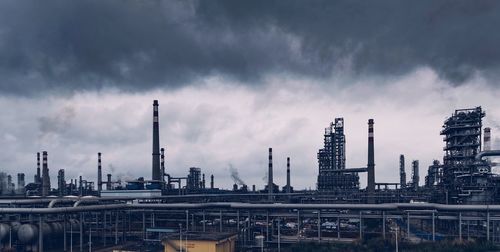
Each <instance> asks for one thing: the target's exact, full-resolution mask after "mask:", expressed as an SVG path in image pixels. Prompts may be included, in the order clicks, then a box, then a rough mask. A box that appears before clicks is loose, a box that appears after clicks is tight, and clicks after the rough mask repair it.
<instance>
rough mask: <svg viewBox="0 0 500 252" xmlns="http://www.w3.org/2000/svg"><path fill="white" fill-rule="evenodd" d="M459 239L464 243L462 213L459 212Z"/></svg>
mask: <svg viewBox="0 0 500 252" xmlns="http://www.w3.org/2000/svg"><path fill="white" fill-rule="evenodd" d="M458 239H459V240H460V241H462V212H458Z"/></svg>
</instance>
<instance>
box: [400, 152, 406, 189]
mask: <svg viewBox="0 0 500 252" xmlns="http://www.w3.org/2000/svg"><path fill="white" fill-rule="evenodd" d="M399 185H400V186H401V188H405V187H406V172H405V155H403V154H401V155H399Z"/></svg>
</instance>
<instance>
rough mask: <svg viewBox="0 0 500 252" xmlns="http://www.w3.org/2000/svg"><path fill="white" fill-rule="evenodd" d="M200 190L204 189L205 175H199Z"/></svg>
mask: <svg viewBox="0 0 500 252" xmlns="http://www.w3.org/2000/svg"><path fill="white" fill-rule="evenodd" d="M201 188H202V189H205V173H203V174H202V175H201Z"/></svg>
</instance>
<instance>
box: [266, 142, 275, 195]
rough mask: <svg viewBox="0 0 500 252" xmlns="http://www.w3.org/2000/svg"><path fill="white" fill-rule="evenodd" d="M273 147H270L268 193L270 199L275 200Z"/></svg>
mask: <svg viewBox="0 0 500 252" xmlns="http://www.w3.org/2000/svg"><path fill="white" fill-rule="evenodd" d="M273 191H274V183H273V148H269V169H268V171H267V194H268V200H273Z"/></svg>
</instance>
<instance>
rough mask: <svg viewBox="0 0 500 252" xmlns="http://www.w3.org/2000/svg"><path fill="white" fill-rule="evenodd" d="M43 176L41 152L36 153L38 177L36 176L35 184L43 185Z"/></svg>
mask: <svg viewBox="0 0 500 252" xmlns="http://www.w3.org/2000/svg"><path fill="white" fill-rule="evenodd" d="M41 178H42V177H41V175H40V152H37V153H36V176H35V183H42V180H41Z"/></svg>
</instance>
